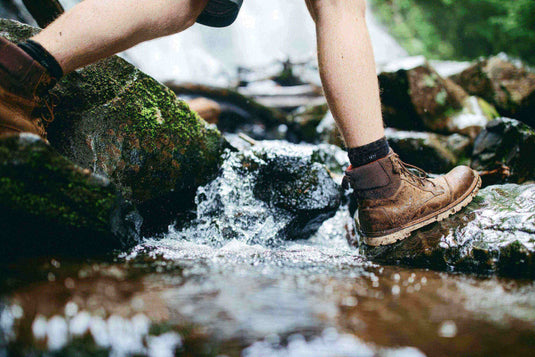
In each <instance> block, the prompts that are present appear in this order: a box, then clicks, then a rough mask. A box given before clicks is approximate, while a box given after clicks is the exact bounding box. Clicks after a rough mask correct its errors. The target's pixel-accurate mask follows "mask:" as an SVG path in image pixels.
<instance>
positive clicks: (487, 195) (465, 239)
mask: <svg viewBox="0 0 535 357" xmlns="http://www.w3.org/2000/svg"><path fill="white" fill-rule="evenodd" d="M534 211H535V184H529V185H514V184H507V185H502V186H491V187H488V188H485V189H483V190H481V191H480V193H479V195H478V196H477V197H476V198H475V199H474V201H473V202H472V203H471V204H470V205H469V206H468V207H467V208H466V209H465V210H463V211H461V212H460V213H458V214H456V215H454V216H452V217H450V218H447V219H445V220H444V221H442V222H439V223H436V224H433V225H431V226H429V228H425V229H421V230H419V231H417V232H415V233H413V235H412V236H411V237H410V238H407V239H405V240H403V241H401V242H399V243H396V244H393V245H390V246H383V247H369V246H365V245H363V246H362V249H363V251H364V252H365V254H366V255H367V256H368V257H369V258H370V259H372V260H374V261H376V262H381V263H386V264H403V265H408V266H413V267H421V268H429V269H435V270H447V271H462V272H471V273H481V274H490V273H496V274H499V275H510V276H517V277H530V278H533V277H535V215H534V214H533V212H534Z"/></svg>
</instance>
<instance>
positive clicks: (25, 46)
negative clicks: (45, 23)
mask: <svg viewBox="0 0 535 357" xmlns="http://www.w3.org/2000/svg"><path fill="white" fill-rule="evenodd" d="M18 46H19V47H20V48H21V49H22V50H24V52H26V53H27V54H29V55H30V56H31V57H32V58H33V59H34V60H36V61H37V62H39V63H40V64H41V66H43V67H45V69H46V70H47V71H48V73H49V74H50V76H51V77H53V78H55V79H56V80H59V79H60V78H61V77H63V69H61V66H60V65H59V63H58V61H56V59H55V58H54V56H52V55H51V54H50V53H49V52H48V51H47V50H46V49H45V48H44V47H43V46H41V45H40V44H38V43H37V42H35V41H32V40H26V41H24V42H22V43H19V44H18Z"/></svg>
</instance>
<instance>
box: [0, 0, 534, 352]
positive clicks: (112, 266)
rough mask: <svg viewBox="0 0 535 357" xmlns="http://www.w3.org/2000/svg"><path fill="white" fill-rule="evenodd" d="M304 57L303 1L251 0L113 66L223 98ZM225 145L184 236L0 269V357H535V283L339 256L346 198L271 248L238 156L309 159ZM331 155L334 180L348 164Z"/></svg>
mask: <svg viewBox="0 0 535 357" xmlns="http://www.w3.org/2000/svg"><path fill="white" fill-rule="evenodd" d="M62 3H63V4H64V5H65V6H66V7H69V6H71V5H72V4H73V3H74V1H62ZM286 24H291V26H286ZM268 25H269V26H268ZM369 26H370V32H371V35H372V40H373V43H374V50H375V55H376V60H377V63H378V65H382V64H385V63H387V62H389V61H392V60H396V59H400V58H404V57H406V56H407V54H406V53H405V51H404V50H403V49H401V47H399V45H398V44H397V43H396V42H395V41H394V40H393V39H392V38H391V37H390V36H388V34H387V33H386V31H385V30H384V28H382V27H381V25H380V24H379V23H377V21H376V20H375V19H374V18H373V17H372V16H370V19H369ZM266 28H268V29H269V30H266ZM260 34H262V36H264V38H265V39H266V40H263V41H258V40H257V38H258V37H259V36H260ZM267 39H271V40H267ZM314 46H315V41H314V28H313V24H312V21H311V20H310V19H309V18H308V14H307V13H306V7H305V5H304V2H303V1H301V2H295V3H293V2H292V3H291V4H289V3H287V1H284V0H276V1H275V0H273V1H269V2H262V1H251V0H248V1H246V2H245V4H244V7H243V12H242V14H241V15H240V17H239V19H238V21H237V22H236V24H235V25H233V26H232V27H230V28H227V29H223V30H214V29H209V28H206V27H202V26H199V25H197V26H195V27H194V28H193V29H192V30H191V31H187V32H186V33H185V34H182V35H176V36H171V37H168V38H164V39H159V40H156V41H151V42H148V43H145V44H142V45H139V46H137V47H135V48H133V49H131V50H129V51H127V52H125V53H124V54H123V55H124V57H126V58H127V59H129V60H131V61H132V62H133V63H135V64H136V65H138V66H139V67H140V68H141V69H142V70H144V71H146V72H147V73H149V74H150V75H152V76H154V77H155V78H157V79H158V80H161V81H165V80H171V79H172V80H179V81H194V82H199V83H209V84H211V85H220V86H224V85H228V84H229V83H230V82H231V81H232V79H233V78H235V76H236V73H235V71H236V67H237V66H246V67H256V66H258V67H262V66H266V65H269V64H272V63H277V61H281V60H285V59H286V58H291V59H292V60H294V61H301V60H308V59H310V58H313V57H314V52H315V49H314ZM301 75H303V76H305V77H306V75H307V73H304V74H303V73H301ZM308 75H309V77H307V79H309V80H311V81H314V80H315V81H317V80H318V78H317V76H316V75H315V74H314V72H310V73H308ZM228 140H229V141H230V142H231V143H233V144H234V146H240V149H241V152H240V153H235V152H230V151H229V152H226V158H225V162H224V164H223V167H222V169H221V170H222V171H221V174H220V175H219V176H218V177H217V178H216V179H215V180H214V181H213V182H211V183H209V184H207V185H205V186H203V187H201V188H199V190H198V191H197V196H196V208H195V210H194V211H192V212H190V213H191V217H192V219H191V221H190V222H189V223H188V224H176V225H175V224H173V225H170V226H169V229H168V232H167V233H165V234H163V235H162V236H158V237H145V239H144V240H143V242H142V243H141V244H139V245H137V246H136V247H134V248H133V249H131V250H128V251H119V252H115V253H113V254H112V255H108V256H105V257H100V258H98V257H95V258H91V259H88V260H83V261H80V260H76V259H69V258H61V259H60V258H57V257H42V258H34V259H31V260H29V259H22V260H18V261H15V262H10V263H9V264H0V269H1V270H2V273H1V276H2V278H1V279H0V357H3V356H11V355H13V356H15V355H26V356H56V355H57V356H97V355H98V356H108V355H109V356H114V357H119V356H140V355H147V356H155V357H156V356H158V357H164V356H173V355H183V356H245V357H255V356H258V357H261V356H281V357H305V356H322V357H323V356H325V357H327V356H333V357H334V356H388V357H390V356H400V357H417V356H418V357H419V356H458V355H470V356H489V355H500V356H521V355H525V356H527V355H531V354H532V353H533V351H534V349H535V283H534V282H533V281H532V280H529V279H512V278H507V277H496V276H486V275H481V276H480V275H471V274H461V273H452V272H447V271H446V272H437V271H431V270H426V269H415V268H408V267H403V266H395V265H380V264H376V263H373V262H371V261H369V260H367V259H366V257H365V256H364V254H363V253H362V252H361V250H360V249H359V248H358V247H356V246H355V245H354V244H351V243H350V242H355V241H358V236H356V233H355V227H354V222H353V219H352V217H351V215H350V213H349V210H348V203H347V199H345V198H342V201H343V202H342V205H341V206H340V208H339V209H338V210H337V211H336V212H335V213H334V215H332V217H330V218H329V219H327V220H325V221H324V222H323V223H322V224H321V226H320V227H319V229H318V230H317V231H316V232H315V233H314V234H313V235H312V236H311V237H310V238H308V239H295V240H282V239H279V234H278V233H279V231H280V230H281V229H282V228H281V227H283V226H287V225H289V224H290V225H291V224H292V223H289V222H290V221H291V217H288V216H287V215H285V213H284V212H279V211H278V210H277V209H273V208H272V207H269V206H268V205H267V204H265V203H262V201H260V200H258V199H257V198H256V197H255V194H253V189H252V185H253V184H252V181H250V180H249V178H248V177H249V176H241V175H239V174H237V172H239V170H238V169H239V167H240V165H242V164H243V159H242V156H240V155H245V157H248V156H247V155H250V157H253V156H254V155H253V153H252V152H253V151H254V150H258V148H260V149H263V148H265V149H266V150H268V151H269V152H271V151H270V150H275V151H276V150H279V151H281V152H284V153H285V155H286V154H287V155H289V156H292V155H294V154H295V155H296V156H303V155H310V152H311V151H313V150H314V149H315V147H316V146H314V145H309V144H289V143H287V142H261V141H259V142H258V143H257V144H256V145H255V146H252V145H250V144H247V143H245V142H244V141H243V140H242V139H240V138H238V137H236V136H233V135H229V136H228ZM331 150H334V154H333V157H335V158H336V165H337V168H338V170H333V171H341V169H342V168H343V167H344V165H347V164H348V163H347V162H346V161H345V160H346V157H345V154H344V152H343V151H342V150H340V149H331ZM240 160H242V161H240ZM237 168H238V169H237ZM215 206H217V207H215ZM218 210H219V211H218ZM531 217H532V216H531ZM526 219H532V218H529V217H528V218H526Z"/></svg>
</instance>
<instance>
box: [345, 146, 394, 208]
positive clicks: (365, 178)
mask: <svg viewBox="0 0 535 357" xmlns="http://www.w3.org/2000/svg"><path fill="white" fill-rule="evenodd" d="M390 158H391V155H389V156H387V157H385V158H383V159H380V160H377V161H374V162H372V163H369V164H367V165H363V166H360V167H356V168H354V169H351V170H347V171H346V177H347V178H348V179H347V180H348V181H349V182H350V183H351V186H352V187H353V189H354V190H355V194H356V195H357V198H359V199H380V198H387V197H390V196H392V195H393V194H394V193H395V192H396V191H397V190H398V188H399V186H400V182H401V181H400V175H399V173H396V172H395V170H394V167H395V164H394V163H393V162H392V161H391V159H390Z"/></svg>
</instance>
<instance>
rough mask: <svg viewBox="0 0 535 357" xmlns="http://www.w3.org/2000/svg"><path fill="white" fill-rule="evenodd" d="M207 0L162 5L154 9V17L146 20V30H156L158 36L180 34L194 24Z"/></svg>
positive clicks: (184, 0) (191, 0) (183, 0)
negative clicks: (147, 23) (147, 22)
mask: <svg viewBox="0 0 535 357" xmlns="http://www.w3.org/2000/svg"><path fill="white" fill-rule="evenodd" d="M208 1H209V0H181V1H176V2H168V3H165V2H164V3H162V5H161V7H155V10H154V11H155V12H156V13H155V14H154V16H150V19H149V20H148V21H149V22H150V24H149V25H148V26H146V27H147V28H149V29H151V30H153V29H155V28H156V29H158V30H159V31H160V32H161V33H160V34H159V35H163V36H165V35H172V34H175V33H178V32H182V31H184V30H186V29H188V28H190V27H191V26H193V25H194V24H195V22H196V21H197V17H199V15H200V14H201V12H202V11H203V10H204V8H205V6H206V4H207V3H208Z"/></svg>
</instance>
